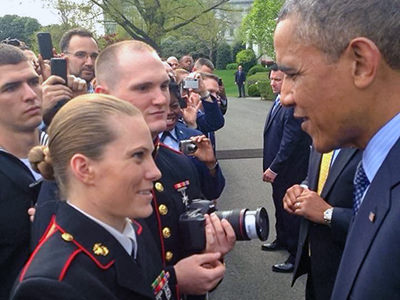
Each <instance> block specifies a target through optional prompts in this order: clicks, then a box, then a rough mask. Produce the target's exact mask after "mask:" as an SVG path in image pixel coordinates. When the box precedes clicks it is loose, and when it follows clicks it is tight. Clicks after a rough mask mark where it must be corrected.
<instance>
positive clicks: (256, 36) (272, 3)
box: [240, 0, 284, 57]
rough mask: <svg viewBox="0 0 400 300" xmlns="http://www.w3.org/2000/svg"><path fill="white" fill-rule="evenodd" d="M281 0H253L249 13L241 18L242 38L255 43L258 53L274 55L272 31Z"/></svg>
mask: <svg viewBox="0 0 400 300" xmlns="http://www.w3.org/2000/svg"><path fill="white" fill-rule="evenodd" d="M283 2H284V1H283V0H254V2H253V5H252V8H251V10H250V12H249V14H248V15H247V16H246V17H245V18H244V19H243V21H242V25H241V28H240V32H241V35H242V38H243V39H244V40H245V41H247V42H248V43H251V44H257V45H258V47H259V50H260V51H259V53H260V55H262V54H267V55H269V56H270V57H274V44H273V33H274V30H275V27H276V21H275V20H276V18H277V17H278V13H279V10H280V8H281V7H282V4H283Z"/></svg>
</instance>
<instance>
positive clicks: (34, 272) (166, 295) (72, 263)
mask: <svg viewBox="0 0 400 300" xmlns="http://www.w3.org/2000/svg"><path fill="white" fill-rule="evenodd" d="M57 206H58V207H57V212H56V214H55V215H54V216H53V217H52V219H51V222H50V224H49V227H48V229H47V231H46V233H45V234H44V235H43V237H42V239H41V240H40V242H39V244H38V246H37V247H36V249H35V250H34V252H33V254H32V256H31V257H30V259H29V260H28V262H27V264H26V265H25V267H24V268H23V270H22V271H21V273H20V275H19V276H18V279H17V282H16V284H15V286H14V289H13V292H12V296H11V299H14V300H17V299H30V300H34V299H60V300H63V299H86V300H87V299H108V300H112V299H127V300H128V299H130V300H132V299H140V300H142V299H143V300H144V299H146V300H147V299H174V298H173V293H174V289H175V286H176V284H175V282H176V279H175V275H174V274H170V273H169V272H168V271H165V270H163V268H162V264H161V259H159V254H158V252H157V250H156V247H155V245H154V241H153V239H152V237H151V235H150V234H149V232H148V228H147V227H146V226H142V225H141V224H140V223H138V222H136V221H135V222H133V223H132V225H133V226H134V229H135V233H136V242H137V252H136V254H135V255H134V256H131V255H130V254H128V252H127V251H126V250H125V248H124V247H123V246H122V245H121V243H120V242H118V240H117V239H116V238H115V237H114V236H113V235H112V234H111V233H110V232H109V231H107V230H106V229H105V228H104V227H102V226H101V225H99V224H98V223H96V222H95V221H93V220H91V219H90V218H89V217H87V216H85V215H84V214H82V213H81V212H79V211H78V210H77V209H75V208H73V207H72V206H70V205H69V204H67V203H65V202H58V205H57ZM135 257H136V259H135Z"/></svg>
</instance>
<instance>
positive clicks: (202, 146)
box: [190, 135, 217, 168]
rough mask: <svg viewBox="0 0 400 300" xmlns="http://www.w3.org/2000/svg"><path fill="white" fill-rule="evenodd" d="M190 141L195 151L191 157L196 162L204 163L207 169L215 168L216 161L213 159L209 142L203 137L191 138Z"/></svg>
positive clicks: (212, 151)
mask: <svg viewBox="0 0 400 300" xmlns="http://www.w3.org/2000/svg"><path fill="white" fill-rule="evenodd" d="M190 139H191V140H192V141H193V142H194V143H195V144H196V146H197V150H196V152H194V153H193V154H192V155H193V156H194V157H197V159H198V160H200V161H202V162H204V163H205V164H206V165H207V167H209V168H212V167H213V166H215V163H216V162H217V159H216V158H215V154H214V150H213V147H212V144H211V140H210V139H209V138H208V137H206V136H205V135H198V136H192V137H190Z"/></svg>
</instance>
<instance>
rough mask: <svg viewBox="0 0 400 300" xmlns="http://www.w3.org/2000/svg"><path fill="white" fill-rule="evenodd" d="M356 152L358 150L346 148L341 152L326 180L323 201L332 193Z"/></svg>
mask: <svg viewBox="0 0 400 300" xmlns="http://www.w3.org/2000/svg"><path fill="white" fill-rule="evenodd" d="M356 152H357V149H354V148H345V149H341V150H340V152H339V154H338V156H337V157H336V159H335V161H334V162H333V164H332V167H331V169H330V170H329V175H328V178H327V179H326V182H325V185H324V188H323V190H322V192H321V197H322V198H323V199H325V197H326V196H327V194H328V193H329V192H330V190H331V188H332V186H333V184H334V183H335V182H336V180H337V179H338V177H339V175H340V173H342V171H343V169H344V168H345V167H346V165H347V164H348V163H349V161H350V160H351V159H352V157H353V156H354V155H355V153H356Z"/></svg>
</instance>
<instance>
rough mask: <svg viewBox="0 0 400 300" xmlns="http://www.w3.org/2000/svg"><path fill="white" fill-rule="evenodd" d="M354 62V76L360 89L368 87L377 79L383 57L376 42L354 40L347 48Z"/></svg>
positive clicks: (362, 39) (361, 38)
mask: <svg viewBox="0 0 400 300" xmlns="http://www.w3.org/2000/svg"><path fill="white" fill-rule="evenodd" d="M347 50H348V51H350V55H351V59H352V60H353V66H352V76H353V80H354V84H355V86H356V87H358V88H361V89H363V88H366V87H368V86H369V85H370V84H371V83H372V82H373V81H374V79H375V76H376V72H377V69H378V65H379V63H380V60H381V58H382V55H381V53H380V51H379V49H378V47H377V46H376V45H375V43H374V42H372V41H371V40H369V39H367V38H363V37H360V38H355V39H353V40H352V41H351V42H350V43H349V46H348V48H347Z"/></svg>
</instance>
